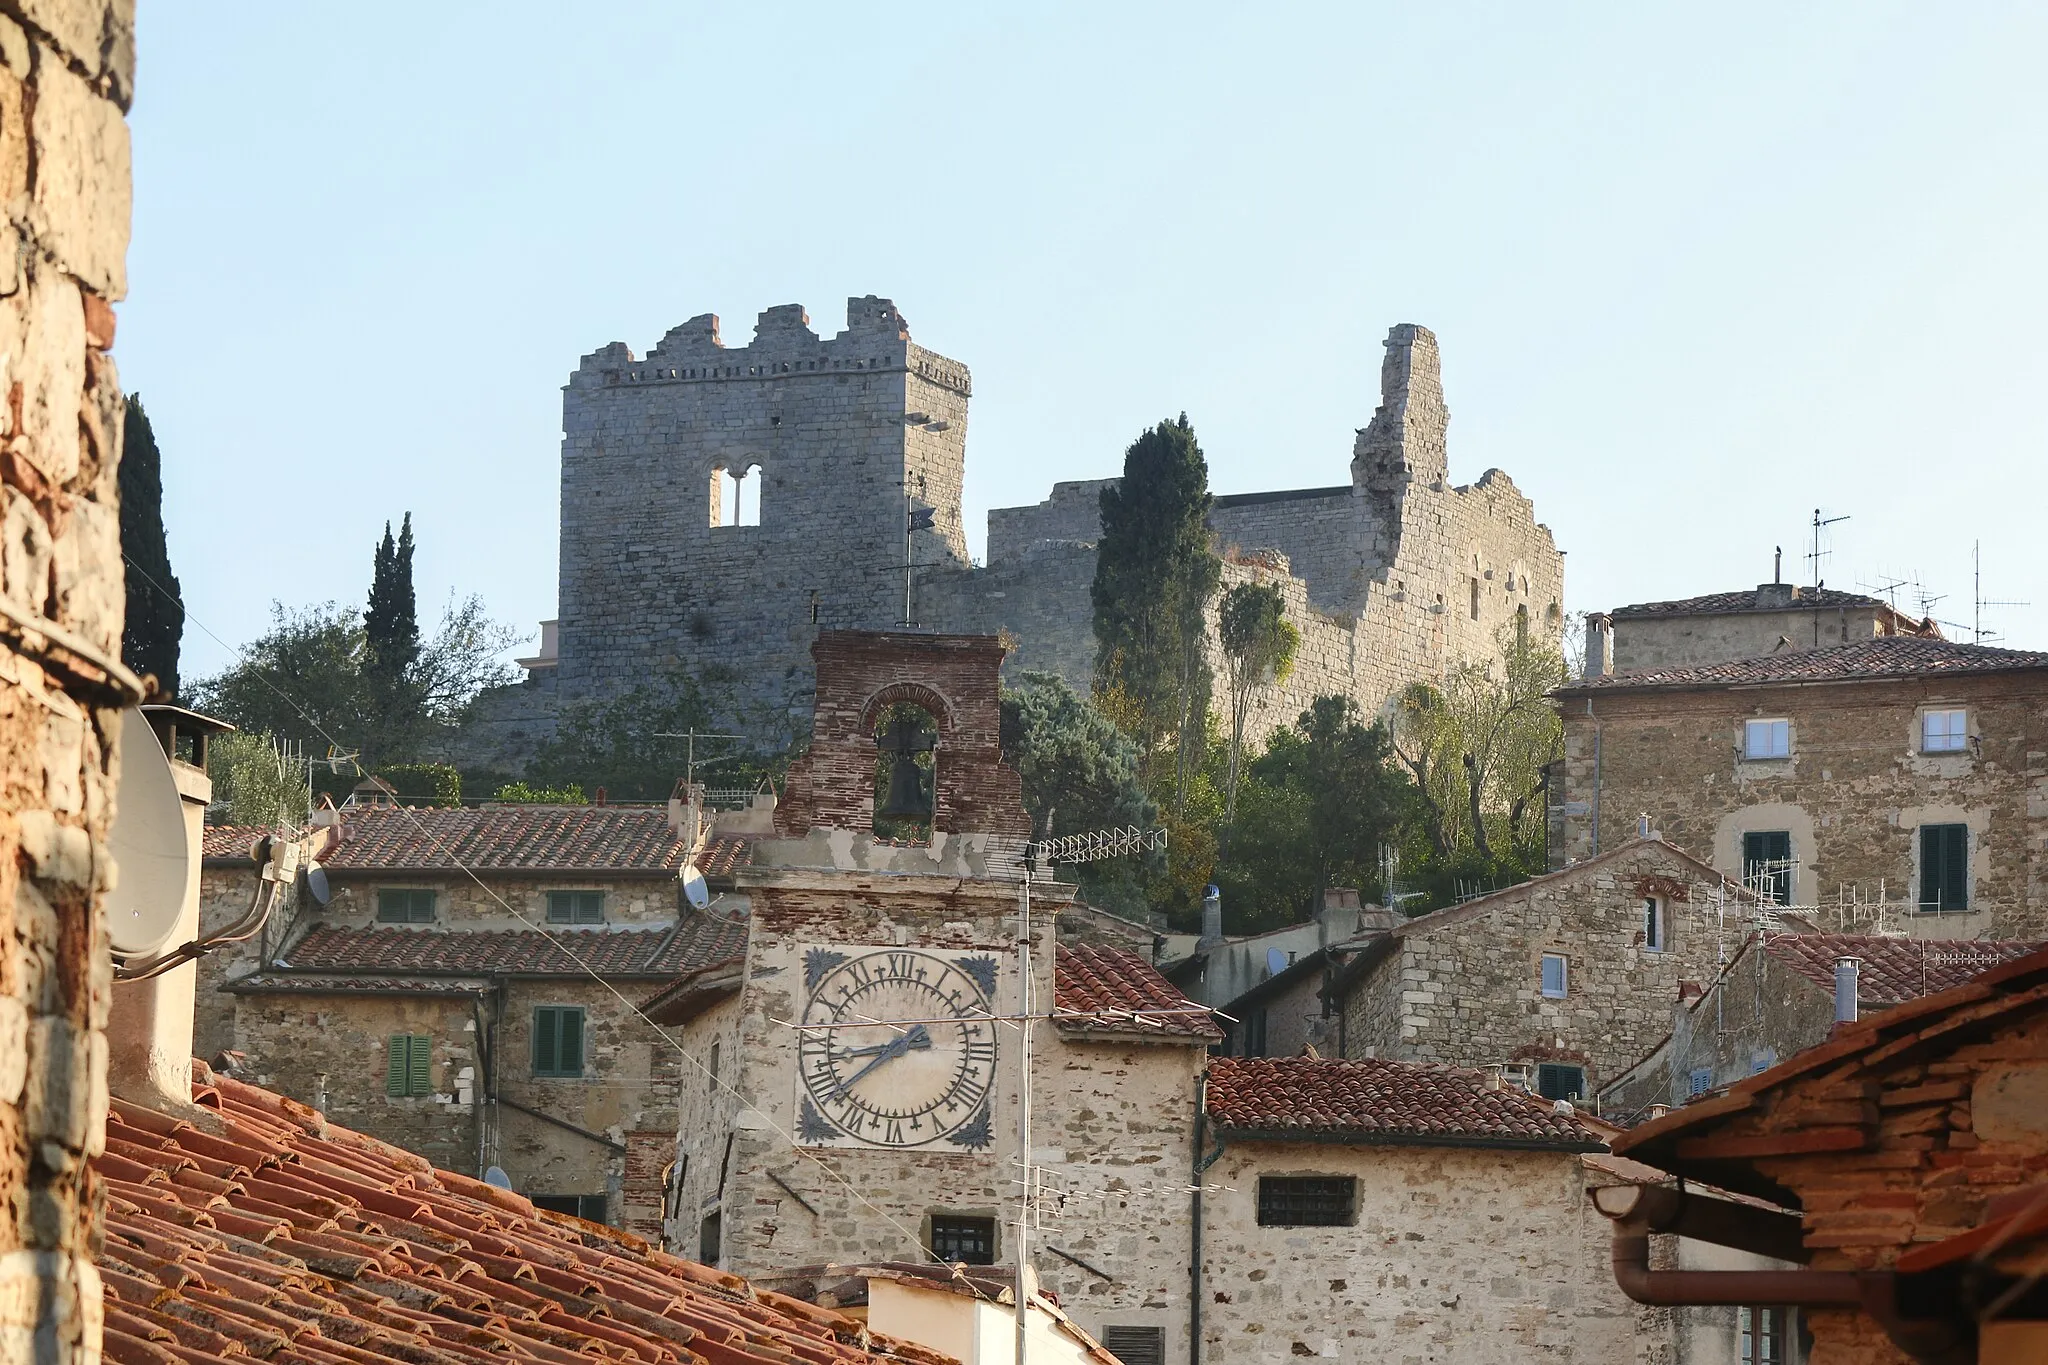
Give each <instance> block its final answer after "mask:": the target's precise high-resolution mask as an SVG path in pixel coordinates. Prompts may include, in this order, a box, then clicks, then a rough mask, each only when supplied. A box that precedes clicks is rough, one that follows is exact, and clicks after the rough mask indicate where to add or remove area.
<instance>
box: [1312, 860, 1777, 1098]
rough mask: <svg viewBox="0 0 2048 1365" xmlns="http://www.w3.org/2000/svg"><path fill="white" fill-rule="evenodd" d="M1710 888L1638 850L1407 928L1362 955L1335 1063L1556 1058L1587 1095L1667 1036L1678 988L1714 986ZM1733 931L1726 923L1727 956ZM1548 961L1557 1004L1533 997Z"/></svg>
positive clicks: (1715, 921) (1714, 919)
mask: <svg viewBox="0 0 2048 1365" xmlns="http://www.w3.org/2000/svg"><path fill="white" fill-rule="evenodd" d="M1712 890H1713V888H1712V884H1711V879H1709V878H1705V877H1702V876H1701V875H1699V874H1698V873H1697V872H1696V871H1695V870H1694V869H1692V867H1691V866H1690V864H1688V863H1687V862H1685V861H1684V860H1682V859H1680V858H1678V857H1677V856H1676V855H1674V854H1673V853H1672V852H1671V851H1670V850H1669V849H1668V848H1667V847H1666V846H1665V845H1663V844H1662V843H1661V842H1659V841H1656V840H1646V841H1642V842H1639V843H1633V844H1630V845H1627V846H1626V847H1624V848H1622V849H1620V850H1616V851H1615V852H1614V853H1613V854H1612V855H1611V856H1609V857H1607V858H1604V859H1602V860H1600V861H1599V862H1597V863H1591V864H1588V865H1586V866H1584V867H1579V868H1572V869H1568V870H1566V871H1565V872H1562V873H1556V874H1552V875H1551V876H1548V877H1542V878H1538V879H1537V880H1535V881H1532V882H1524V883H1523V884H1522V885H1520V886H1516V887H1510V888H1509V889H1507V890H1506V891H1500V892H1496V893H1494V894H1493V895H1491V896H1487V897H1484V898H1482V899H1481V900H1477V901H1472V902H1470V903H1468V904H1466V905H1462V906H1456V907H1453V908H1451V909H1448V910H1439V911H1437V912H1436V913H1434V914H1432V915H1426V916H1424V917H1422V918H1420V919H1416V920H1411V921H1409V922H1408V923H1407V924H1404V925H1402V926H1400V928H1399V929H1398V930H1397V932H1396V933H1395V934H1394V935H1392V936H1391V937H1390V938H1389V939H1388V940H1387V942H1386V945H1385V947H1383V948H1379V949H1375V950H1370V951H1371V952H1372V953H1373V955H1374V957H1375V959H1376V960H1375V961H1374V964H1373V965H1372V966H1371V967H1370V968H1369V969H1368V970H1367V972H1366V974H1365V976H1364V978H1363V979H1362V980H1361V981H1360V983H1359V984H1358V985H1357V986H1356V987H1354V988H1353V989H1351V990H1350V991H1348V992H1347V996H1346V1000H1345V1003H1344V1011H1345V1020H1344V1053H1345V1055H1346V1056H1351V1057H1358V1056H1365V1055H1368V1054H1367V1049H1368V1048H1370V1049H1373V1052H1372V1053H1371V1054H1370V1055H1374V1056H1379V1057H1387V1058H1393V1059H1395V1060H1399V1061H1411V1062H1444V1063H1449V1064H1451V1065H1456V1066H1471V1067H1478V1066H1486V1065H1489V1064H1492V1063H1497V1062H1543V1061H1557V1062H1565V1063H1570V1064H1574V1065H1578V1066H1583V1067H1584V1068H1585V1070H1586V1081H1587V1084H1588V1087H1589V1090H1590V1089H1593V1088H1597V1087H1598V1086H1599V1085H1600V1084H1601V1083H1602V1082H1603V1081H1605V1080H1607V1079H1610V1078H1612V1077H1614V1076H1616V1075H1619V1074H1620V1073H1621V1072H1622V1071H1623V1070H1625V1069H1626V1068H1628V1067H1629V1066H1631V1065H1633V1064H1634V1063H1635V1062H1636V1061H1637V1060H1638V1059H1639V1058H1641V1057H1642V1056H1643V1055H1644V1054H1645V1053H1646V1052H1648V1051H1649V1050H1650V1048H1651V1047H1652V1046H1654V1045H1655V1044H1656V1042H1657V1041H1658V1039H1659V1038H1661V1037H1662V1036H1663V1034H1664V1033H1665V1031H1666V1030H1667V1029H1668V1028H1669V1027H1670V1013H1669V1011H1670V1005H1671V1002H1674V1001H1676V1000H1677V998H1678V983H1679V982H1680V981H1682V980H1689V981H1705V980H1709V979H1711V978H1712V976H1713V973H1714V971H1715V965H1716V961H1717V954H1718V952H1719V949H1720V946H1721V942H1722V934H1723V929H1722V927H1721V923H1720V919H1719V916H1718V915H1717V913H1716V910H1715V904H1714V900H1713V894H1712ZM1652 895H1654V896H1656V897H1658V898H1659V899H1660V900H1661V902H1662V904H1663V908H1664V915H1665V934H1666V937H1665V943H1666V945H1667V946H1666V948H1665V949H1664V950H1663V951H1661V952H1653V951H1650V950H1649V949H1647V948H1646V947H1645V946H1644V932H1643V929H1644V925H1643V913H1644V911H1643V901H1644V898H1645V897H1646V896H1652ZM1738 932H1739V929H1738V927H1737V926H1735V925H1734V924H1733V922H1732V921H1731V925H1730V928H1729V929H1728V931H1727V933H1728V935H1729V938H1730V946H1731V948H1732V946H1733V942H1734V941H1735V936H1736V934H1737V933H1738ZM1381 953H1384V954H1385V955H1384V956H1379V954H1381ZM1545 953H1562V954H1563V955H1564V956H1565V958H1566V960H1567V967H1566V990H1567V993H1566V995H1565V996H1564V998H1562V999H1552V998H1547V997H1545V996H1544V995H1543V993H1542V989H1541V986H1542V962H1541V959H1542V957H1543V955H1544V954H1545Z"/></svg>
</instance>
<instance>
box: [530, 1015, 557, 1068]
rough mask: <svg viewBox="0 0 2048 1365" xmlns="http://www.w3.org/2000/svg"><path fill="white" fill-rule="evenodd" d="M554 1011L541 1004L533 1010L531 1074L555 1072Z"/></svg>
mask: <svg viewBox="0 0 2048 1365" xmlns="http://www.w3.org/2000/svg"><path fill="white" fill-rule="evenodd" d="M556 1056H557V1050H556V1046H555V1011H554V1009H552V1008H551V1007H549V1006H547V1005H542V1006H541V1007H540V1008H538V1009H536V1010H535V1011H534V1012H533V1074H534V1075H536V1076H552V1075H554V1074H555V1058H556Z"/></svg>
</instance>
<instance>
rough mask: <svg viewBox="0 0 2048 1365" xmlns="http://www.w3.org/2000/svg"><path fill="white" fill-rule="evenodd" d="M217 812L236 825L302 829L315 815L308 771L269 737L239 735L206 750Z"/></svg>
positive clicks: (219, 737) (223, 738)
mask: <svg viewBox="0 0 2048 1365" xmlns="http://www.w3.org/2000/svg"><path fill="white" fill-rule="evenodd" d="M206 775H207V776H208V777H210V778H212V779H213V799H214V805H215V806H216V807H220V808H224V809H225V811H226V814H227V822H226V823H228V824H232V825H271V826H275V825H284V824H301V823H303V822H304V821H305V819H306V816H307V815H308V813H310V812H311V810H312V792H311V790H310V788H309V787H308V786H307V783H306V769H305V767H304V765H303V764H302V763H301V762H300V761H299V760H298V759H297V758H295V757H293V756H292V755H290V754H287V753H286V752H285V751H284V750H283V749H282V748H281V747H280V746H279V744H278V742H277V741H276V740H275V739H273V738H271V737H270V736H269V735H265V734H257V733H252V732H250V731H247V730H238V731H236V732H234V733H233V734H226V735H216V736H214V739H213V742H212V743H211V744H208V745H207V746H206Z"/></svg>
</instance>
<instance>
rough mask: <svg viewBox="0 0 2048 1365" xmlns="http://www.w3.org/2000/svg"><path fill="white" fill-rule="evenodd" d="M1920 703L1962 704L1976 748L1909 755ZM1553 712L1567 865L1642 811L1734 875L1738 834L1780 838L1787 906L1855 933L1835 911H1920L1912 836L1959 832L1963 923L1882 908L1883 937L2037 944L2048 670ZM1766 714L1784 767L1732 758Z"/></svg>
mask: <svg viewBox="0 0 2048 1365" xmlns="http://www.w3.org/2000/svg"><path fill="white" fill-rule="evenodd" d="M1928 707H1962V708H1965V709H1967V710H1968V711H1969V713H1970V714H1969V733H1970V743H1971V747H1970V748H1968V749H1965V750H1963V751H1961V752H1957V753H1948V754H1923V753H1921V752H1919V734H1920V730H1919V726H1920V714H1921V712H1922V711H1923V710H1924V709H1925V708H1928ZM1560 710H1561V713H1562V715H1563V718H1564V726H1565V761H1564V787H1565V790H1564V792H1563V793H1562V796H1563V798H1564V810H1565V826H1564V852H1565V855H1566V856H1568V857H1575V858H1583V857H1586V856H1588V855H1589V854H1590V853H1591V852H1592V851H1593V850H1594V849H1595V848H1596V847H1612V846H1613V844H1614V842H1615V841H1616V840H1618V839H1621V838H1625V837H1627V834H1628V832H1629V831H1630V830H1631V829H1632V828H1633V827H1634V825H1635V823H1636V820H1637V817H1638V814H1639V813H1647V814H1648V815H1649V817H1650V821H1651V823H1652V825H1653V826H1655V827H1656V828H1657V829H1658V830H1660V831H1662V833H1663V834H1664V836H1665V837H1666V838H1668V839H1670V840H1671V841H1672V842H1673V843H1675V844H1677V845H1678V846H1679V847H1681V848H1684V849H1686V850H1687V851H1688V852H1691V853H1693V854H1695V855H1696V856H1698V857H1700V858H1703V859H1707V860H1709V861H1711V862H1712V863H1713V864H1714V866H1715V867H1717V868H1719V869H1721V870H1722V871H1723V872H1726V873H1728V874H1729V875H1731V876H1738V877H1739V876H1740V875H1741V863H1742V836H1743V834H1744V833H1746V832H1751V831H1760V830H1785V831H1787V832H1788V833H1789V834H1790V835H1791V841H1792V856H1793V857H1794V858H1795V859H1796V860H1798V862H1799V865H1800V866H1799V878H1798V882H1799V884H1798V888H1797V890H1796V892H1795V895H1794V899H1795V900H1796V901H1797V902H1798V903H1800V904H1802V905H1809V906H1812V905H1818V906H1821V907H1822V908H1823V910H1825V911H1826V912H1827V914H1828V915H1833V916H1835V917H1836V918H1839V919H1841V920H1842V922H1841V923H1834V922H1832V921H1829V922H1826V923H1825V924H1824V927H1828V928H1842V929H1856V930H1861V931H1864V932H1867V931H1869V930H1870V929H1871V928H1872V925H1871V924H1870V923H1869V922H1868V921H1867V920H1863V921H1858V920H1857V919H1856V915H1855V913H1854V912H1852V911H1847V910H1840V909H1839V907H1840V903H1841V902H1842V901H1843V900H1845V899H1853V897H1855V896H1858V895H1860V896H1861V897H1863V898H1865V899H1866V900H1871V899H1875V898H1876V897H1877V896H1878V895H1879V893H1880V892H1882V894H1883V895H1884V896H1885V897H1886V898H1888V899H1890V900H1891V901H1893V902H1895V903H1896V902H1917V900H1918V897H1919V882H1918V871H1919V862H1918V859H1919V838H1918V833H1917V832H1918V829H1919V826H1920V825H1922V824H1948V823H1956V824H1966V825H1968V826H1969V829H1970V879H1969V891H1970V912H1969V913H1966V914H1953V913H1950V914H1942V915H1934V914H1917V913H1913V912H1912V911H1910V910H1906V909H1904V907H1902V906H1901V905H1899V904H1894V905H1893V906H1892V911H1891V915H1890V927H1892V928H1898V929H1904V930H1906V931H1908V932H1910V933H1913V934H1916V935H1919V936H1924V937H1933V938H2044V937H2048V670H2041V669H2035V670H2030V671H2021V672H2014V673H2007V674H1995V675H1989V676H1981V677H1963V676H1947V677H1943V676H1939V675H1931V676H1926V677H1921V678H1906V679H1897V680H1888V681H1884V682H1871V683H1858V684H1836V685H1822V686H1814V685H1808V686H1796V687H1794V686H1781V687H1750V688H1742V689H1739V690H1730V689H1701V690H1691V691H1687V690H1679V689H1655V690H1646V691H1642V692H1618V691H1617V692H1612V693H1608V692H1591V693H1585V692H1581V693H1566V694H1563V695H1562V696H1561V699H1560ZM1779 717H1782V718H1785V719H1787V720H1789V721H1790V722H1791V736H1792V743H1791V749H1792V752H1791V756H1790V757H1789V758H1786V759H1781V760H1773V761H1768V762H1752V761H1745V760H1744V759H1742V758H1741V757H1740V755H1741V746H1742V727H1743V722H1744V721H1745V720H1747V719H1752V718H1755V719H1764V718H1779ZM1596 778H1597V780H1596ZM1596 817H1597V825H1598V827H1597V831H1596V828H1595V822H1596ZM1838 910H1839V913H1838ZM1825 918H1826V917H1825V916H1824V919H1825Z"/></svg>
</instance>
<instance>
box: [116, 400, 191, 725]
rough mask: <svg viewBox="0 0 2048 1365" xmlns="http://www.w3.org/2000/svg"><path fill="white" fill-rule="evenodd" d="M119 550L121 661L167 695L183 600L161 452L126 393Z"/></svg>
mask: <svg viewBox="0 0 2048 1365" xmlns="http://www.w3.org/2000/svg"><path fill="white" fill-rule="evenodd" d="M119 483H120V491H121V555H122V558H123V559H124V560H125V561H126V571H127V598H128V614H127V618H126V624H125V625H124V626H123V627H122V630H121V662H123V663H125V664H127V665H128V666H129V667H130V668H132V669H134V670H135V671H136V672H137V673H154V674H155V675H156V681H157V687H158V688H159V689H160V690H161V691H162V693H163V695H165V696H176V695H177V692H178V646H179V643H180V642H181V641H182V640H183V638H184V634H185V604H184V602H183V601H182V600H181V599H180V594H179V590H178V576H177V575H176V574H174V573H172V572H171V552H170V546H169V544H168V543H167V542H166V541H165V538H164V477H163V456H162V455H161V454H160V453H159V452H158V451H157V448H156V433H155V432H153V431H151V430H150V426H149V414H148V413H146V412H144V411H143V410H142V399H141V397H140V396H139V395H137V394H130V395H128V411H127V415H126V417H125V419H124V420H123V422H122V433H121V471H120V476H119Z"/></svg>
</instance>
